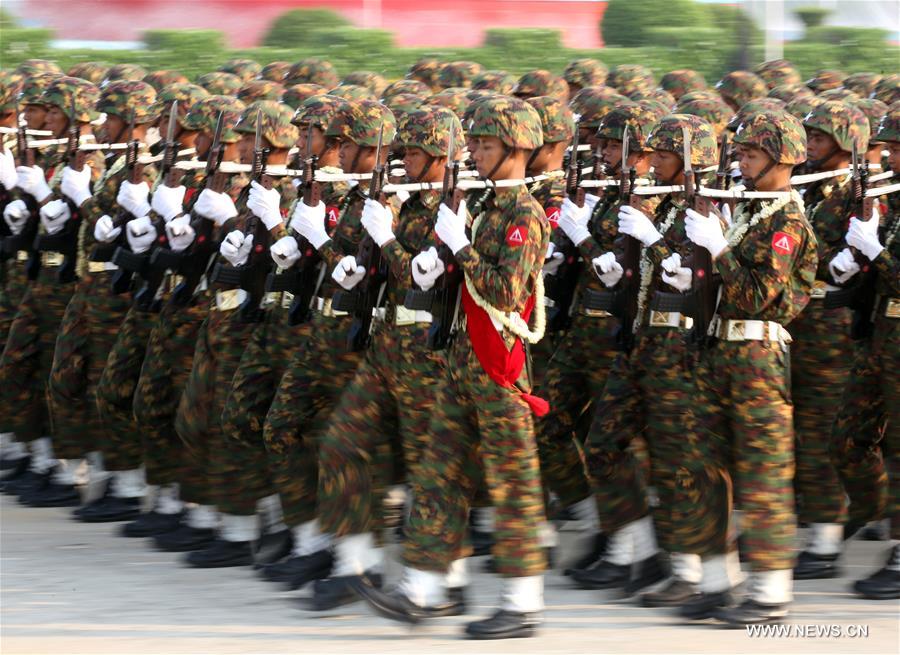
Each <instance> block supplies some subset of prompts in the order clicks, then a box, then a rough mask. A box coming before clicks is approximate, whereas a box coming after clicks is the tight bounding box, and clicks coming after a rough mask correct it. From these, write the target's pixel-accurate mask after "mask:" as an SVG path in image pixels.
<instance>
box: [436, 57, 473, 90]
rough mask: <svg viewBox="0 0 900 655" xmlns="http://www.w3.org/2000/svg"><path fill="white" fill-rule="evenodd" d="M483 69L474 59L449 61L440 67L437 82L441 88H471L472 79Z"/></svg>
mask: <svg viewBox="0 0 900 655" xmlns="http://www.w3.org/2000/svg"><path fill="white" fill-rule="evenodd" d="M483 70H484V67H482V65H481V64H478V63H475V62H474V61H451V62H449V63H447V64H444V66H442V67H441V70H440V72H439V73H438V80H437V81H438V84H439V85H440V87H441V88H442V89H451V88H457V87H463V88H465V89H468V88H471V86H472V80H474V79H475V76H476V75H478V74H479V73H480V72H482V71H483Z"/></svg>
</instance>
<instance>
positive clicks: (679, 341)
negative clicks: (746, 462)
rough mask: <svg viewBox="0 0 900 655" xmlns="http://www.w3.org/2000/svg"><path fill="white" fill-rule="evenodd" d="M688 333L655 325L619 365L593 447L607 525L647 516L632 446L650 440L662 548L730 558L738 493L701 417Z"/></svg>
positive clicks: (591, 461) (601, 403)
mask: <svg viewBox="0 0 900 655" xmlns="http://www.w3.org/2000/svg"><path fill="white" fill-rule="evenodd" d="M691 361H692V353H690V352H689V351H688V344H687V334H686V333H685V332H684V331H682V330H678V329H673V328H657V327H648V328H646V329H644V330H643V332H642V333H641V334H640V335H639V336H638V338H637V343H636V345H635V347H634V350H632V351H631V353H629V354H627V355H626V354H625V353H622V354H620V355H619V357H618V358H617V359H616V360H615V362H614V363H613V366H612V369H611V370H610V372H609V376H608V377H607V379H606V386H605V387H604V389H603V392H602V394H601V395H600V397H599V399H598V401H597V402H596V412H595V414H594V421H593V424H592V425H591V430H590V435H589V436H588V439H587V442H586V444H585V451H586V455H587V462H588V468H589V470H590V472H591V479H592V481H593V483H594V484H595V485H596V490H597V505H598V508H599V513H600V525H601V526H602V528H603V530H604V531H605V532H614V531H616V530H618V529H620V528H622V527H623V526H625V525H626V524H628V523H631V522H633V521H636V520H638V519H640V518H642V517H644V516H646V515H647V514H648V513H649V511H650V509H649V503H648V497H647V487H646V480H645V478H644V476H642V475H641V474H640V467H639V464H638V461H637V459H636V458H635V457H634V454H633V451H632V450H631V448H630V446H631V441H632V439H634V438H635V437H637V436H638V435H642V436H643V437H644V439H645V440H646V443H647V448H648V450H649V460H650V462H649V464H650V478H651V479H652V480H653V484H654V486H655V488H656V492H657V495H658V496H659V504H658V506H657V507H656V508H654V510H653V520H654V523H655V525H656V533H657V536H658V539H659V542H660V546H661V547H662V548H664V549H665V550H667V551H669V552H677V553H694V554H698V555H701V556H704V555H712V554H719V553H724V552H726V542H727V535H726V533H727V524H726V523H724V522H722V521H721V520H720V519H721V518H722V516H723V513H724V514H725V515H727V509H728V505H729V502H730V494H729V489H728V486H727V482H726V479H725V477H724V476H723V475H722V473H721V472H720V471H719V470H718V467H717V466H716V465H715V459H714V458H713V456H712V454H711V453H710V450H709V441H708V439H707V438H706V437H705V435H703V434H702V431H701V430H700V424H699V419H698V414H697V412H696V411H695V403H696V402H697V383H696V380H695V371H694V370H692V368H691V366H690V365H689V362H691Z"/></svg>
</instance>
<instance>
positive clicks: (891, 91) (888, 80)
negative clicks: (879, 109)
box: [872, 73, 900, 107]
mask: <svg viewBox="0 0 900 655" xmlns="http://www.w3.org/2000/svg"><path fill="white" fill-rule="evenodd" d="M872 97H873V98H875V99H876V100H881V102H883V103H884V104H886V105H887V106H889V107H890V106H891V105H892V104H894V103H895V102H897V101H898V100H900V73H891V74H890V75H885V76H884V77H882V78H881V79H880V80H878V84H876V85H875V90H874V91H873V92H872Z"/></svg>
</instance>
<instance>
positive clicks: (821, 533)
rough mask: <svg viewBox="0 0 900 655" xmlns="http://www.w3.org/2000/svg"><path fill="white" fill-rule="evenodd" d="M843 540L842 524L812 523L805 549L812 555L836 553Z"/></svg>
mask: <svg viewBox="0 0 900 655" xmlns="http://www.w3.org/2000/svg"><path fill="white" fill-rule="evenodd" d="M843 541H844V526H843V525H841V524H840V523H812V524H810V526H809V542H808V544H807V546H806V549H807V550H808V551H809V552H811V553H812V554H813V555H837V554H838V553H840V552H841V544H842V543H843Z"/></svg>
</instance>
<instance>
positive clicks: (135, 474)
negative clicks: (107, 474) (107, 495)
mask: <svg viewBox="0 0 900 655" xmlns="http://www.w3.org/2000/svg"><path fill="white" fill-rule="evenodd" d="M146 493H147V483H146V482H145V481H144V469H142V468H140V469H131V470H130V471H113V479H112V495H113V496H115V497H116V498H141V497H142V496H144V495H146Z"/></svg>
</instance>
